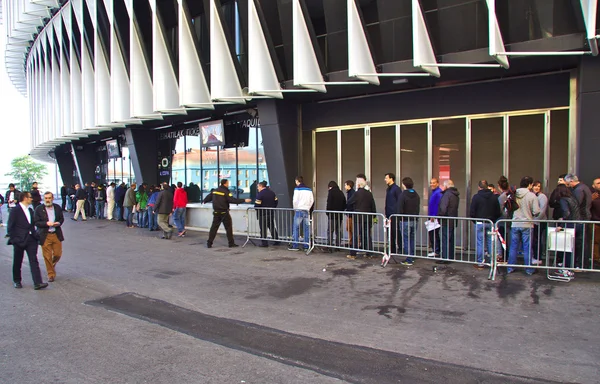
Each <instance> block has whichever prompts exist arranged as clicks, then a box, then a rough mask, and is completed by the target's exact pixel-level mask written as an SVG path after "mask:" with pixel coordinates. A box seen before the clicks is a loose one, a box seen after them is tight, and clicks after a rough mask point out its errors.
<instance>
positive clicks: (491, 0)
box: [486, 0, 510, 68]
mask: <svg viewBox="0 0 600 384" xmlns="http://www.w3.org/2000/svg"><path fill="white" fill-rule="evenodd" d="M486 2H487V7H488V35H489V40H490V42H489V45H490V50H489V52H490V56H492V57H493V58H494V59H495V60H496V61H497V62H498V63H499V64H500V65H502V66H503V67H504V68H508V67H509V66H510V64H509V62H508V57H507V56H506V55H502V54H503V53H506V49H505V48H504V41H503V39H502V33H501V32H500V26H499V25H498V18H497V17H496V0H486Z"/></svg>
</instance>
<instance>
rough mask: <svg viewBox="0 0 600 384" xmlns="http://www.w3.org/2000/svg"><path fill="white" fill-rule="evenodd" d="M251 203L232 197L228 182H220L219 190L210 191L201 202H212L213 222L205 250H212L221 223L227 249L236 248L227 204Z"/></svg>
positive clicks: (224, 180) (247, 200)
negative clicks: (223, 228) (225, 235)
mask: <svg viewBox="0 0 600 384" xmlns="http://www.w3.org/2000/svg"><path fill="white" fill-rule="evenodd" d="M251 201H252V200H251V199H245V200H244V199H236V198H235V197H233V194H232V193H231V191H230V190H229V180H227V179H223V180H221V185H220V186H219V188H217V189H215V190H213V191H211V192H210V193H209V194H208V196H206V198H205V199H204V201H203V202H202V203H203V204H206V203H209V202H212V206H213V221H212V225H211V226H210V232H209V234H208V240H207V242H206V248H212V246H213V242H214V240H215V237H216V236H217V231H218V230H219V227H220V226H221V223H223V226H224V227H225V232H226V233H227V241H228V245H229V248H235V247H237V246H238V245H237V244H236V243H235V240H234V238H233V223H232V220H231V215H230V214H229V204H242V203H244V202H246V203H250V202H251Z"/></svg>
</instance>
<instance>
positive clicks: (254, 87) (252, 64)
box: [248, 0, 283, 99]
mask: <svg viewBox="0 0 600 384" xmlns="http://www.w3.org/2000/svg"><path fill="white" fill-rule="evenodd" d="M279 89H280V85H279V81H278V79H277V73H276V72H275V67H274V66H273V59H272V58H271V53H270V52H269V47H268V46H267V41H266V39H265V34H264V31H263V28H262V26H261V24H260V19H259V17H258V12H257V11H256V4H255V3H254V0H248V93H249V94H251V95H252V94H260V95H265V96H270V97H276V98H278V99H283V93H282V92H275V91H276V90H279Z"/></svg>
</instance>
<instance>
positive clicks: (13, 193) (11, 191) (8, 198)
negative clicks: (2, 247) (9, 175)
mask: <svg viewBox="0 0 600 384" xmlns="http://www.w3.org/2000/svg"><path fill="white" fill-rule="evenodd" d="M20 194H21V192H20V191H19V190H18V189H16V188H15V185H14V184H13V183H10V184H8V191H6V194H5V195H4V201H5V202H6V207H7V208H6V210H7V211H8V220H10V213H11V211H12V210H13V209H14V208H15V207H16V206H17V205H18V204H19V195H20ZM5 237H10V228H9V227H8V226H7V227H6V236H5Z"/></svg>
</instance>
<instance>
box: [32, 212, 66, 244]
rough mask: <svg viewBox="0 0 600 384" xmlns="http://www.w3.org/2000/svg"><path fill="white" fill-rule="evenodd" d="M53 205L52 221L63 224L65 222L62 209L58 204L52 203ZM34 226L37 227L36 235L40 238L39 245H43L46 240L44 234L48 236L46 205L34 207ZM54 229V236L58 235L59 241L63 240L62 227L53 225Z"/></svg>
mask: <svg viewBox="0 0 600 384" xmlns="http://www.w3.org/2000/svg"><path fill="white" fill-rule="evenodd" d="M52 205H53V206H54V221H55V222H58V223H60V225H63V223H64V222H65V217H64V215H63V212H62V209H61V207H60V205H57V204H52ZM34 221H35V226H36V227H37V228H38V231H37V233H38V236H39V238H40V245H44V242H45V241H46V236H48V228H49V227H48V212H46V206H45V205H43V204H42V205H40V206H39V207H37V208H36V209H35V215H34ZM54 229H55V231H56V237H58V240H59V241H65V238H64V237H63V232H62V228H61V227H60V226H58V227H54Z"/></svg>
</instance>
